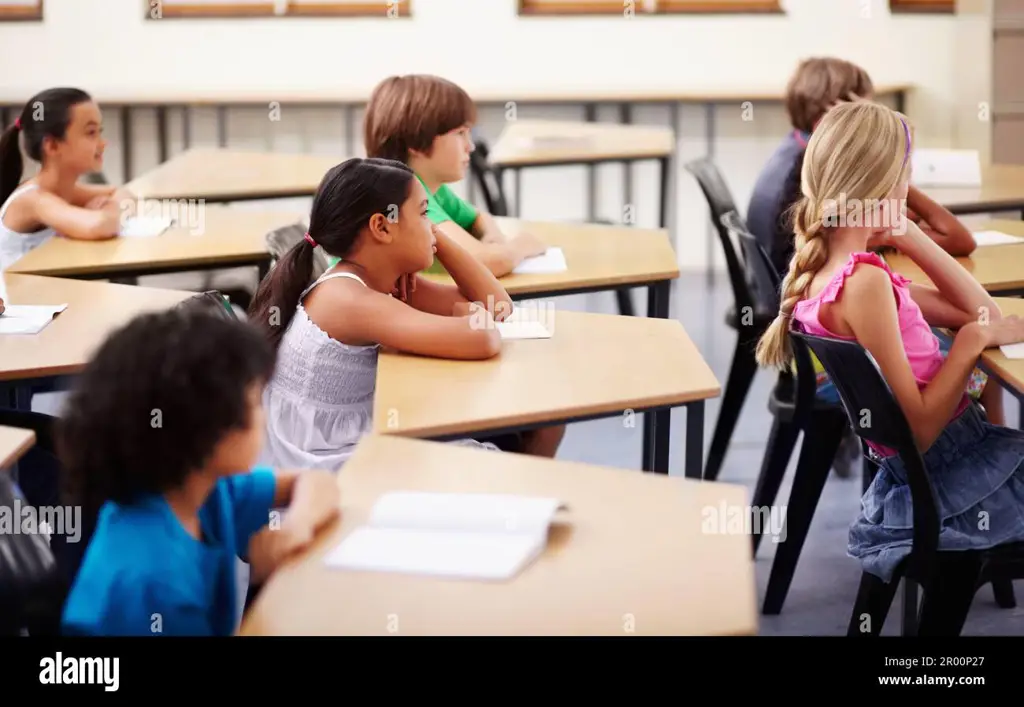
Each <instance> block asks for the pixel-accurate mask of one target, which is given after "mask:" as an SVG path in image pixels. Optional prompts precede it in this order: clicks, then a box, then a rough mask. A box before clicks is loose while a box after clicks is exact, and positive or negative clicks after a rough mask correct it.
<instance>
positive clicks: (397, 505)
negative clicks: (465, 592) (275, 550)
mask: <svg viewBox="0 0 1024 707" xmlns="http://www.w3.org/2000/svg"><path fill="white" fill-rule="evenodd" d="M564 507H565V506H564V504H563V503H562V502H561V501H559V500H558V499H555V498H531V497H525V496H510V495H501V494H460V493H425V492H424V493H420V492H413V491H395V492H392V493H388V494H385V495H383V496H382V497H381V498H380V500H378V501H377V503H376V504H374V507H373V511H372V512H371V515H370V519H369V521H368V522H367V524H366V525H364V526H362V527H360V528H357V529H355V530H354V531H352V533H350V534H349V535H348V536H347V537H346V538H345V539H344V540H343V541H342V542H341V544H340V545H338V547H336V548H335V549H334V550H333V551H332V552H331V553H330V554H328V556H327V558H326V563H327V565H328V566H329V567H335V568H339V569H348V570H368V571H375V572H401V573H407V574H428V575H436V576H443V577H454V578H460V579H486V580H501V579H509V578H511V577H513V576H515V575H516V574H518V573H519V572H520V571H522V569H523V568H524V567H526V565H528V564H529V563H530V562H532V561H533V560H534V559H535V558H536V557H538V556H539V555H540V554H541V552H543V550H544V548H545V547H546V546H547V536H548V527H549V526H550V524H551V521H552V519H553V518H554V516H555V513H556V512H557V511H558V510H559V509H560V508H564Z"/></svg>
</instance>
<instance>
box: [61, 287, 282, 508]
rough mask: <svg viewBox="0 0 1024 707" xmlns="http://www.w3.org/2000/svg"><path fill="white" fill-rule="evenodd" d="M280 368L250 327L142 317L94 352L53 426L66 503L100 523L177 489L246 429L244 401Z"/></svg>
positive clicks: (194, 310) (176, 314)
mask: <svg viewBox="0 0 1024 707" xmlns="http://www.w3.org/2000/svg"><path fill="white" fill-rule="evenodd" d="M274 366H275V352H274V349H273V347H272V346H270V345H269V343H268V342H267V340H266V338H265V337H264V336H263V335H262V334H261V333H260V332H259V331H258V330H257V329H256V328H255V327H253V326H252V325H251V324H248V323H244V322H240V321H237V320H233V319H231V318H225V317H224V316H218V315H217V314H213V313H211V312H210V311H209V310H204V309H201V308H198V307H177V308H174V309H171V310H168V311H163V312H158V313H147V314H143V315H140V316H138V317H137V318H135V319H134V320H133V321H131V322H130V323H128V324H127V325H125V326H124V327H122V328H121V329H119V330H118V331H116V332H114V333H113V334H111V335H110V336H109V337H108V338H107V340H106V341H105V342H104V343H103V345H102V346H101V347H100V348H99V349H98V350H97V352H96V353H95V355H94V356H93V358H92V360H91V361H90V363H89V364H88V366H87V367H86V369H85V371H84V372H83V373H82V375H81V377H80V379H79V380H78V382H77V384H76V386H75V389H74V391H73V392H72V394H71V396H70V399H69V400H68V404H67V407H66V409H65V411H64V412H63V414H62V415H61V418H60V419H59V420H58V422H57V423H56V427H55V433H56V434H55V437H56V440H55V441H56V446H57V453H58V455H59V457H60V461H61V463H62V465H63V467H64V474H65V480H64V484H63V487H64V488H63V490H64V493H65V495H66V497H67V499H68V501H70V502H71V503H73V504H76V505H82V506H84V508H85V510H86V511H87V512H89V513H96V512H98V510H99V509H100V507H101V506H102V505H103V503H104V502H106V501H115V502H118V503H129V502H131V501H132V500H133V499H135V498H137V497H138V496H139V495H140V494H148V493H162V492H164V491H166V490H168V489H171V488H174V487H176V486H178V485H179V484H180V483H181V482H182V481H183V480H184V479H185V478H186V477H187V475H188V474H189V473H190V472H192V471H194V470H195V469H198V468H200V467H201V466H202V465H203V464H204V463H205V462H206V461H207V459H208V458H209V456H210V455H211V454H212V453H213V451H214V448H215V447H216V445H217V444H218V442H219V441H220V440H221V439H222V438H223V437H224V435H225V434H227V433H229V432H230V431H232V430H235V429H244V428H245V426H246V425H247V424H248V401H247V397H246V391H247V389H248V388H249V387H250V386H251V385H252V384H254V383H259V384H260V385H263V384H265V383H266V382H267V381H268V380H269V379H270V377H271V376H272V374H273V371H274Z"/></svg>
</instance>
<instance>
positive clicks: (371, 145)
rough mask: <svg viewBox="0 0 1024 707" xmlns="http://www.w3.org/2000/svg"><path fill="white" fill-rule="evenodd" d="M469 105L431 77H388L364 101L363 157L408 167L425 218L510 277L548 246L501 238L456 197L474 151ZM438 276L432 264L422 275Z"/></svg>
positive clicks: (490, 222) (458, 91)
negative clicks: (455, 187) (422, 192)
mask: <svg viewBox="0 0 1024 707" xmlns="http://www.w3.org/2000/svg"><path fill="white" fill-rule="evenodd" d="M475 122H476V106H475V105H474V104H473V100H472V99H471V98H470V97H469V94H467V93H466V92H465V91H464V90H463V89H462V88H460V87H459V86H457V85H456V84H454V83H452V82H451V81H447V80H445V79H442V78H439V77H437V76H428V75H408V76H392V77H390V78H387V79H385V80H384V81H382V82H380V83H379V84H378V85H377V87H376V88H374V90H373V93H372V94H371V96H370V101H369V103H368V105H367V107H366V119H365V123H364V136H363V140H364V144H365V148H366V155H367V157H380V158H384V159H392V160H397V161H399V162H404V163H405V164H407V165H408V166H409V167H410V168H411V169H412V170H413V171H414V172H415V173H416V176H417V177H418V178H419V180H420V182H421V183H422V184H423V186H424V188H425V189H426V191H427V198H428V201H427V212H426V216H427V218H429V219H430V220H431V222H432V223H434V224H436V225H437V226H438V228H439V229H440V230H441V231H443V232H444V233H445V234H446V235H448V236H450V237H451V238H452V239H453V240H454V241H455V242H456V243H458V244H459V245H460V246H462V247H463V248H465V249H466V250H467V251H469V253H470V254H471V255H473V256H474V257H476V258H477V259H478V260H480V261H481V262H482V263H484V265H486V266H487V268H488V269H489V270H490V271H491V273H493V274H494V276H495V277H501V276H502V275H507V274H508V273H510V272H512V270H513V269H515V267H516V266H518V265H519V264H520V263H521V262H522V261H523V260H525V259H526V258H528V257H531V256H534V255H541V254H542V253H544V252H545V251H546V250H547V246H546V245H545V244H544V243H542V242H541V241H539V240H538V239H537V238H535V237H533V236H531V235H529V234H520V235H517V236H515V237H508V236H506V235H505V234H503V233H502V232H501V230H500V229H499V228H498V225H497V223H496V222H495V220H494V218H493V217H491V215H490V214H487V213H484V212H482V211H478V210H477V209H476V208H475V207H473V205H471V204H469V203H468V202H466V201H465V200H463V199H461V198H459V196H458V195H457V194H455V192H454V191H452V190H451V188H449V187H448V185H449V184H452V183H454V182H458V181H461V180H462V179H463V178H464V177H465V174H466V168H467V167H468V166H469V155H470V153H471V152H472V151H473V138H472V135H471V134H470V129H471V127H472V125H473V124H474V123H475ZM435 270H436V271H440V272H443V268H441V267H440V264H439V263H438V262H437V261H436V260H435V262H434V265H433V266H432V267H431V268H430V270H428V271H435Z"/></svg>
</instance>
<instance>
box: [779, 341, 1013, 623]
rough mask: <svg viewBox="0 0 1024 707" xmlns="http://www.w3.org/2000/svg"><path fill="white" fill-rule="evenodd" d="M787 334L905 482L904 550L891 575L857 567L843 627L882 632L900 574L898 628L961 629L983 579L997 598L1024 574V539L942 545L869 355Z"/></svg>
mask: <svg viewBox="0 0 1024 707" xmlns="http://www.w3.org/2000/svg"><path fill="white" fill-rule="evenodd" d="M790 341H792V342H793V348H794V353H796V352H800V351H803V353H801V354H799V355H801V356H804V357H807V358H809V352H810V351H813V352H814V354H815V355H816V356H817V357H818V360H819V361H821V364H822V366H823V367H824V368H825V370H826V372H827V373H828V374H829V377H830V378H831V379H832V381H833V383H834V384H835V386H836V389H837V390H838V391H839V396H840V398H841V399H842V401H843V406H844V408H845V409H846V411H847V413H848V414H849V419H850V421H851V423H853V427H854V430H855V431H856V432H857V434H858V435H859V436H860V437H861V439H863V440H865V441H869V442H874V443H875V444H879V445H882V446H885V447H889V448H891V449H895V450H896V451H897V452H898V453H899V455H900V458H901V460H902V462H903V464H904V466H905V468H906V471H907V481H908V484H909V486H910V495H911V499H912V503H913V525H914V528H913V547H912V550H911V553H910V556H909V557H908V558H907V560H905V561H904V562H903V563H901V565H900V567H899V568H897V570H896V574H895V576H894V577H893V579H892V581H891V582H889V583H885V582H883V581H882V580H881V579H879V578H878V577H876V576H874V575H872V574H869V573H867V572H865V573H864V574H863V575H862V577H861V582H860V589H859V591H858V592H857V599H856V602H855V604H854V607H853V613H852V615H851V616H850V624H849V627H848V630H847V635H849V636H860V635H871V636H877V635H879V634H880V632H881V630H882V626H883V624H884V622H885V618H886V616H887V614H888V612H889V608H890V606H891V604H892V600H893V596H894V595H895V593H896V588H897V586H898V584H899V581H900V579H903V580H904V592H905V596H904V634H914V633H916V634H917V635H922V636H958V635H960V632H961V631H962V630H963V625H964V621H965V620H966V618H967V614H968V612H969V611H970V608H971V603H972V601H973V599H974V595H975V594H976V593H977V590H978V588H979V587H981V586H982V585H983V584H986V583H988V582H992V583H993V587H994V588H995V594H996V598H997V601H999V600H1000V596H1002V597H1003V599H1005V598H1006V593H1007V592H1009V593H1010V595H1011V597H1012V592H1013V586H1012V581H1013V580H1015V579H1024V543H1010V544H1007V545H1003V546H1000V547H996V548H993V549H991V550H980V551H943V550H940V549H939V547H938V543H939V514H938V509H937V507H936V505H935V491H934V489H933V488H932V485H931V481H930V479H929V476H928V469H927V468H926V467H925V464H924V459H923V458H922V455H921V452H920V451H919V450H918V448H917V445H916V443H915V441H914V436H913V433H912V432H911V430H910V425H909V424H908V423H907V420H906V417H904V415H903V411H902V410H901V409H900V406H899V403H898V402H897V401H896V398H895V397H894V395H893V393H892V390H891V389H890V388H889V385H888V383H886V381H885V378H884V377H883V376H882V373H881V371H880V370H879V369H878V365H877V364H876V363H875V360H874V358H873V357H872V356H871V354H870V353H869V352H867V351H866V350H865V349H864V348H863V347H862V346H860V345H859V344H857V343H856V342H852V341H842V340H838V339H827V338H823V337H818V336H812V335H810V334H806V333H803V332H800V331H797V330H796V329H794V330H792V331H791V332H790ZM859 410H871V425H869V426H861V425H860V424H858V420H859V413H858V412H857V411H859ZM851 411H852V412H851ZM918 584H919V585H920V587H921V589H922V590H923V591H922V601H921V608H920V612H917V611H916V608H914V607H916V605H917V586H916V585H918ZM1002 603H1003V602H1002V601H1000V604H1001V605H1002ZM908 607H910V609H911V611H910V612H909V613H912V615H910V616H908V615H907V614H908V611H907V608H908ZM865 619H867V622H865ZM865 623H866V625H865ZM908 624H909V627H908ZM865 628H866V629H867V630H864V629H865ZM908 628H909V630H908Z"/></svg>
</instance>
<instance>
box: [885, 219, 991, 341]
mask: <svg viewBox="0 0 1024 707" xmlns="http://www.w3.org/2000/svg"><path fill="white" fill-rule="evenodd" d="M891 240H892V243H893V244H894V245H895V246H896V247H897V248H898V249H899V250H900V251H901V252H902V253H904V254H905V255H906V256H907V257H909V258H910V259H911V260H913V261H914V263H915V264H916V265H917V266H918V267H919V268H921V270H923V271H924V274H925V275H926V276H927V277H928V279H929V280H931V281H932V282H933V283H934V284H935V289H936V290H938V294H940V295H941V296H942V298H944V299H945V300H946V301H948V302H949V304H951V305H952V306H953V307H955V308H956V309H958V310H960V311H961V312H963V313H964V315H966V317H967V321H972V320H977V319H979V318H983V319H985V320H988V321H991V320H996V319H999V317H1000V316H1001V313H1000V310H999V307H998V306H997V305H996V303H995V300H993V299H992V297H991V295H989V294H988V293H987V292H986V291H985V288H983V287H982V286H981V285H980V284H978V281H977V280H976V279H975V278H974V277H973V276H972V275H971V274H970V273H969V272H967V270H965V269H964V268H963V267H962V266H961V265H960V264H959V263H958V262H956V260H954V259H953V257H952V256H951V255H950V254H949V253H947V252H946V251H944V250H943V249H942V248H941V247H939V245H938V244H936V243H935V241H933V240H932V239H930V238H929V237H928V236H927V235H925V234H924V233H922V232H921V229H920V228H918V227H917V226H916V225H914V224H913V223H908V224H907V232H906V233H905V234H903V235H901V236H894V237H893V238H892V239H891ZM914 292H915V295H917V294H920V291H919V290H914ZM915 301H916V296H915ZM923 309H924V307H922V310H923ZM925 318H926V319H928V315H927V314H926V315H925ZM929 321H931V320H930V319H929Z"/></svg>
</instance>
